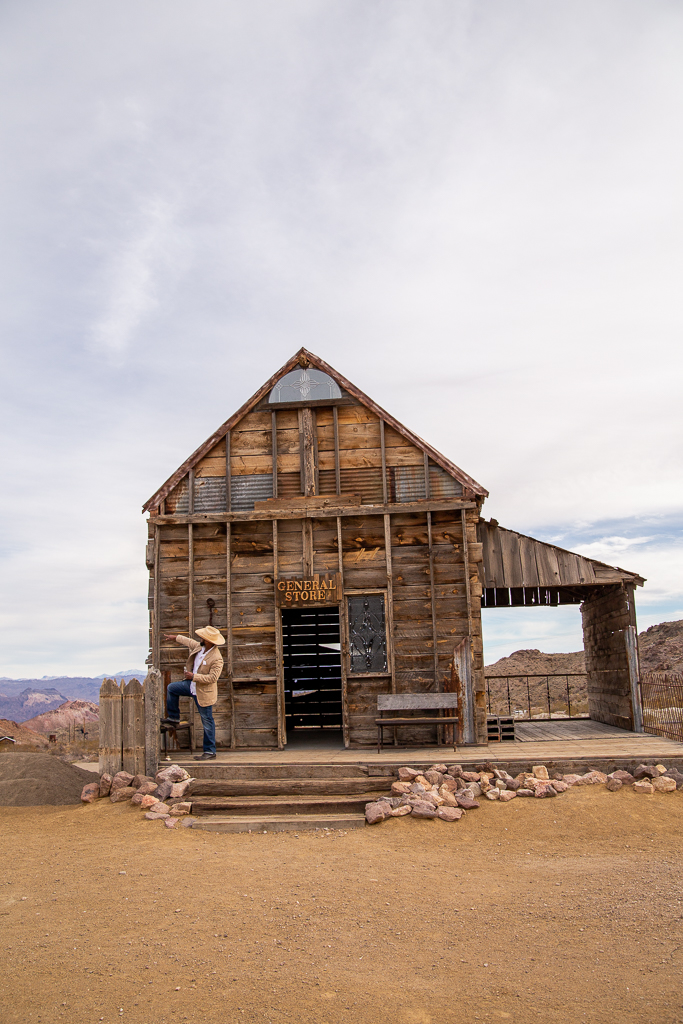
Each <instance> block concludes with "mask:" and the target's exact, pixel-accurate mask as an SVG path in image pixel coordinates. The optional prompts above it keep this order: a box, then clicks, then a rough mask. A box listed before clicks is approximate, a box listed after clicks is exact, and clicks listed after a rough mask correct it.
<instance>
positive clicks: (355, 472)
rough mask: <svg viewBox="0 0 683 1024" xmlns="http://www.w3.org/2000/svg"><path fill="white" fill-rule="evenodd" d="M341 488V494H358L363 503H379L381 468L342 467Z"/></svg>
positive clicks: (381, 498) (381, 489)
mask: <svg viewBox="0 0 683 1024" xmlns="http://www.w3.org/2000/svg"><path fill="white" fill-rule="evenodd" d="M341 489H342V494H360V496H361V502H362V504H363V505H381V504H382V503H383V501H384V490H383V488H382V470H381V469H380V468H379V467H374V466H368V467H364V468H363V469H342V471H341ZM332 493H334V492H332ZM423 497H424V495H423Z"/></svg>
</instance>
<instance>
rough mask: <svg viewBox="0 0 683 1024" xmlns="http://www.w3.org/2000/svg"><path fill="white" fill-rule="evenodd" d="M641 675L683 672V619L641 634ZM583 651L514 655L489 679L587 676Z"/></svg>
mask: <svg viewBox="0 0 683 1024" xmlns="http://www.w3.org/2000/svg"><path fill="white" fill-rule="evenodd" d="M638 647H639V650H640V670H641V672H683V619H678V620H677V621H675V622H660V623H659V624H658V625H656V626H650V627H649V629H646V630H644V631H643V632H642V633H639V634H638ZM583 671H585V660H584V653H583V651H572V652H571V653H568V654H565V653H562V654H546V653H545V652H543V651H539V650H535V649H533V650H524V651H514V652H513V653H512V654H510V655H508V657H507V658H499V660H498V661H495V662H493V663H492V664H491V665H487V666H486V675H487V676H494V675H497V676H502V675H526V674H527V673H532V674H534V675H538V674H539V673H544V672H555V673H558V672H583Z"/></svg>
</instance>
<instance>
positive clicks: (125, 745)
mask: <svg viewBox="0 0 683 1024" xmlns="http://www.w3.org/2000/svg"><path fill="white" fill-rule="evenodd" d="M122 703H123V715H122V729H121V747H122V754H123V757H122V764H123V770H124V772H129V773H130V774H131V775H142V774H143V773H144V771H145V703H144V694H143V691H142V683H140V682H139V680H137V679H131V680H130V682H128V683H126V685H125V686H124V687H123V698H122Z"/></svg>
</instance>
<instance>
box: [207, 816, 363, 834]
mask: <svg viewBox="0 0 683 1024" xmlns="http://www.w3.org/2000/svg"><path fill="white" fill-rule="evenodd" d="M364 827H365V815H363V814H343V813H339V814H274V815H268V816H259V815H234V816H230V817H226V818H221V817H219V816H218V815H207V816H206V817H204V818H199V819H197V821H193V822H192V828H193V829H200V830H203V831H206V832H298V831H302V830H306V829H321V828H330V829H332V828H334V829H351V828H364Z"/></svg>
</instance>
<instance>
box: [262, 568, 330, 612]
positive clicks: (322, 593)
mask: <svg viewBox="0 0 683 1024" xmlns="http://www.w3.org/2000/svg"><path fill="white" fill-rule="evenodd" d="M341 597H342V595H341V576H340V575H339V573H338V572H334V573H323V574H318V575H317V576H297V577H294V579H278V580H276V581H275V604H276V605H277V607H278V608H305V607H306V606H307V605H319V604H339V602H340V601H341Z"/></svg>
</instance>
